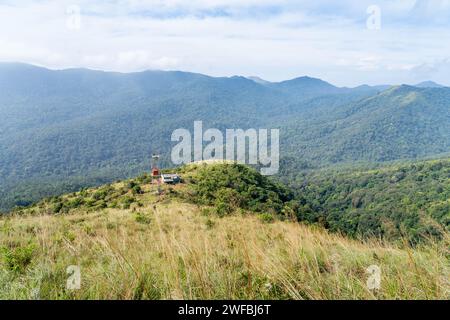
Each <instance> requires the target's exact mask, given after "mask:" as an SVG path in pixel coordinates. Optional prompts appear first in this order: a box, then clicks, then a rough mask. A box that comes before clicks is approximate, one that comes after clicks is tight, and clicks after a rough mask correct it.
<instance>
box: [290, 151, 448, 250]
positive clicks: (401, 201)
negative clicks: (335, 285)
mask: <svg viewBox="0 0 450 320" xmlns="http://www.w3.org/2000/svg"><path fill="white" fill-rule="evenodd" d="M287 175H288V174H287ZM284 180H286V181H289V184H290V186H291V187H292V189H294V190H295V192H296V195H297V199H298V201H299V203H300V208H298V218H299V220H301V221H309V222H311V223H318V224H321V225H323V226H325V227H326V228H328V229H330V230H334V231H340V232H343V233H345V234H347V235H350V236H356V237H361V236H362V237H373V236H374V237H379V238H383V239H388V240H395V239H403V240H405V239H406V240H408V241H409V243H411V244H415V243H417V242H419V241H422V240H427V239H430V238H439V239H440V238H442V237H444V235H445V234H446V233H448V232H449V228H450V160H449V159H444V160H431V161H424V162H413V163H409V164H406V163H403V164H402V163H400V164H392V165H389V166H378V167H376V168H374V169H355V168H352V169H349V168H346V169H325V170H320V171H314V172H312V173H309V174H300V175H297V176H295V174H294V175H292V174H291V176H286V177H284Z"/></svg>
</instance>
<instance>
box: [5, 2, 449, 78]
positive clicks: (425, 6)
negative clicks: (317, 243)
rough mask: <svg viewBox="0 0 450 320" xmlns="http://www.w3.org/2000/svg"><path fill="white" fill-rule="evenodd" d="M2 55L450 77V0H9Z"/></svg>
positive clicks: (125, 64) (123, 66)
mask: <svg viewBox="0 0 450 320" xmlns="http://www.w3.org/2000/svg"><path fill="white" fill-rule="evenodd" d="M0 61H14V62H25V63H31V64H36V65H40V66H45V67H48V68H52V69H63V68H72V67H84V68H91V69H99V70H110V71H121V72H134V71H142V70H148V69H152V70H153V69H158V70H182V71H190V72H199V73H203V74H208V75H212V76H233V75H242V76H258V77H261V78H263V79H266V80H269V81H282V80H287V79H291V78H295V77H299V76H304V75H307V76H311V77H317V78H321V79H323V80H326V81H329V82H331V83H333V84H335V85H339V86H357V85H361V84H370V85H375V84H403V83H406V84H414V83H418V82H421V81H425V80H432V81H436V82H438V83H441V84H444V85H449V86H450V0H370V1H366V0H354V1H349V0H340V1H333V0H329V1H323V0H314V1H301V0H297V1H293V0H278V1H275V0H189V1H186V0H183V1H181V0H165V1H163V0H103V1H100V0H79V1H77V0H70V1H66V0H56V1H50V0H34V1H30V0H0Z"/></svg>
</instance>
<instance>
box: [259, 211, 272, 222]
mask: <svg viewBox="0 0 450 320" xmlns="http://www.w3.org/2000/svg"><path fill="white" fill-rule="evenodd" d="M258 217H259V219H260V220H261V221H262V222H264V223H272V222H274V221H275V218H274V216H273V215H272V214H270V213H261V214H259V215H258Z"/></svg>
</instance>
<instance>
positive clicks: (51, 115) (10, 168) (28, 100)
mask: <svg viewBox="0 0 450 320" xmlns="http://www.w3.org/2000/svg"><path fill="white" fill-rule="evenodd" d="M0 112H1V115H2V116H1V117H0V209H7V208H10V207H12V206H14V205H17V204H26V203H28V202H30V201H34V200H36V199H38V198H40V197H42V196H44V195H49V194H54V193H58V192H62V191H69V190H75V189H77V188H80V187H82V186H85V185H93V184H99V183H105V182H109V181H112V180H114V179H117V178H121V177H126V176H131V175H134V174H136V173H138V172H141V171H143V170H146V169H148V167H149V156H150V154H151V153H152V152H159V153H162V154H163V155H164V161H165V163H166V164H167V165H169V162H168V160H169V154H170V150H171V148H172V146H173V145H174V144H173V143H172V142H171V141H170V137H171V133H172V131H173V130H175V129H177V128H182V127H184V128H187V129H190V130H192V126H193V122H194V121H195V120H202V121H203V122H204V127H205V128H206V127H215V128H219V129H221V130H224V129H225V128H242V129H246V128H280V129H281V131H280V133H281V137H280V143H281V155H280V156H281V158H282V159H291V160H289V161H292V159H294V160H295V161H297V162H306V163H308V164H309V165H311V166H322V165H331V164H335V163H341V162H353V161H369V162H374V161H376V162H380V161H390V160H396V159H415V158H422V157H430V156H434V155H438V154H442V153H447V152H450V88H448V87H442V86H440V85H437V84H434V83H430V82H426V83H421V84H418V85H417V86H407V85H401V86H392V87H391V86H367V85H362V86H359V87H356V88H339V87H336V86H333V85H332V84H329V83H327V82H325V81H323V80H320V79H315V78H310V77H299V78H296V79H292V80H288V81H283V82H278V83H272V82H266V81H264V80H262V79H256V78H252V79H248V78H245V77H238V76H235V77H230V78H215V77H209V76H206V75H201V74H195V73H188V72H179V71H173V72H164V71H145V72H139V73H128V74H124V73H115V72H103V71H92V70H87V69H70V70H60V71H54V70H48V69H45V68H40V67H35V66H31V65H25V64H10V63H2V64H0Z"/></svg>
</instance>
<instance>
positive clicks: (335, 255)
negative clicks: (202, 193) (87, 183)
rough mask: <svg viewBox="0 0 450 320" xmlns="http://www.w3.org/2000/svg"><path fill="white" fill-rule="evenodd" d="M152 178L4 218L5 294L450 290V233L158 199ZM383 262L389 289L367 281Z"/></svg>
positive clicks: (431, 295)
mask: <svg viewBox="0 0 450 320" xmlns="http://www.w3.org/2000/svg"><path fill="white" fill-rule="evenodd" d="M142 181H143V182H142V184H141V188H142V190H143V194H136V195H134V196H133V195H132V194H131V192H132V191H131V190H130V188H129V187H130V185H127V183H117V184H114V185H112V188H109V191H108V195H107V196H106V197H105V198H104V199H103V200H102V199H99V200H98V201H97V202H101V201H106V202H107V203H109V204H110V203H117V205H114V206H115V207H116V208H103V209H101V208H100V207H101V206H100V207H99V206H98V203H97V202H95V203H92V202H88V203H89V206H88V205H86V204H83V205H81V206H79V207H78V208H75V209H71V210H70V211H69V213H68V214H57V215H55V214H51V212H52V211H53V210H55V204H54V200H52V201H43V202H41V203H39V204H37V205H36V206H33V207H31V208H29V209H26V210H24V212H21V213H20V214H18V213H16V214H13V215H11V216H9V217H2V218H0V247H1V248H2V251H1V252H2V253H1V255H2V258H3V259H2V261H1V264H0V298H2V299H5V298H14V299H16V298H19V299H24V298H33V297H40V298H49V299H177V298H188V299H197V298H205V299H217V298H231V299H258V298H262V299H265V298H273V299H337V298H339V299H346V298H349V299H374V298H380V299H385V298H395V299H404V298H410V299H448V298H449V291H448V283H447V282H446V281H447V280H446V279H448V251H446V250H447V244H448V242H444V243H440V244H431V245H429V246H427V247H422V248H421V247H418V248H415V249H409V248H407V247H405V248H400V247H395V246H392V245H387V244H382V243H379V242H374V241H367V242H359V241H356V240H349V239H347V238H345V237H343V236H340V235H337V234H329V233H328V232H326V231H325V230H324V229H321V228H315V227H311V226H304V225H301V224H298V223H294V222H289V221H278V220H276V221H275V222H272V223H267V222H264V221H263V219H261V218H260V216H258V215H255V214H250V212H244V211H242V210H241V211H240V212H239V213H235V214H233V215H229V216H226V217H223V218H220V217H218V216H217V215H215V214H211V213H210V212H211V210H208V208H207V207H203V206H197V205H194V204H189V203H186V202H185V200H181V199H180V197H178V196H177V194H179V193H181V192H183V190H184V189H185V188H186V186H183V185H179V186H176V187H175V188H173V191H172V192H169V190H168V189H167V188H166V189H165V194H164V195H163V196H161V197H160V198H159V197H158V196H156V195H155V194H154V193H153V192H152V186H150V185H149V184H146V181H145V179H143V180H142ZM100 190H101V189H100ZM98 191H99V189H90V190H87V191H84V193H83V197H85V198H93V197H94V196H93V195H94V194H95V193H96V192H97V194H98ZM79 196H80V194H79V193H78V194H72V195H66V196H64V197H63V198H62V199H59V200H58V201H62V202H63V203H70V202H71V201H72V202H73V200H74V199H76V198H77V197H79ZM132 197H133V198H134V201H133V202H132V203H131V204H130V201H129V200H128V201H127V200H126V199H130V198H132ZM97 198H98V196H97ZM128 205H129V206H130V207H129V208H128ZM373 264H375V265H378V266H379V267H380V268H381V272H382V274H381V289H380V290H379V291H371V290H368V289H367V286H366V281H367V279H368V277H369V275H368V274H367V273H366V269H367V268H368V267H369V266H370V265H373ZM69 265H79V266H80V267H81V278H82V285H81V289H80V290H74V291H70V290H67V289H66V288H65V284H66V280H67V278H68V275H67V274H66V268H67V267H68V266H69ZM36 288H40V289H39V290H37V289H36Z"/></svg>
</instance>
